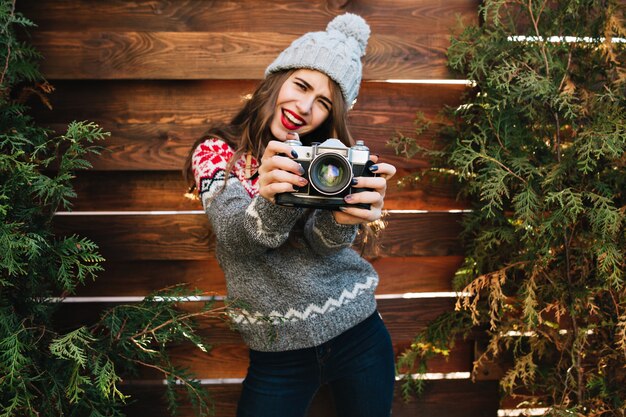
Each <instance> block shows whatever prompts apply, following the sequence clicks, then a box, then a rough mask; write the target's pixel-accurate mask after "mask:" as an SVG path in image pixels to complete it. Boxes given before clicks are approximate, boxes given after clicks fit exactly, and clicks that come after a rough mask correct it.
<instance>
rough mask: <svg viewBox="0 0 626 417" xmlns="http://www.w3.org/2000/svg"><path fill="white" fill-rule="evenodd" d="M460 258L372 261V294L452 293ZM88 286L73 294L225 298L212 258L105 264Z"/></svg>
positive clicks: (401, 258)
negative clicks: (172, 292)
mask: <svg viewBox="0 0 626 417" xmlns="http://www.w3.org/2000/svg"><path fill="white" fill-rule="evenodd" d="M462 261H463V257H461V256H433V257H428V256H415V257H394V258H376V259H373V260H372V264H373V265H374V268H376V271H377V272H378V274H379V276H380V283H379V285H378V290H377V294H381V295H383V294H405V293H414V292H415V293H416V292H446V291H452V277H453V275H454V272H455V271H456V270H457V269H458V268H459V266H460V265H461V262H462ZM103 266H104V271H103V272H101V273H99V274H98V278H97V279H96V280H95V281H93V282H88V283H86V284H85V286H84V287H80V288H79V289H78V291H77V294H76V295H77V296H83V297H89V296H92V297H95V296H99V297H106V296H109V297H113V296H146V295H148V294H151V293H153V292H155V291H158V290H161V289H163V288H166V287H171V286H174V285H179V284H186V285H187V286H188V287H189V288H195V289H198V290H200V291H203V292H205V293H207V294H215V295H225V294H226V284H225V282H224V273H223V272H222V270H221V269H220V267H219V264H218V263H217V260H216V259H215V258H213V257H211V258H209V259H207V260H201V261H188V260H185V261H176V260H174V261H158V260H157V261H107V262H105V263H104V264H103Z"/></svg>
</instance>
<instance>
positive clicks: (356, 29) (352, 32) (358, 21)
mask: <svg viewBox="0 0 626 417" xmlns="http://www.w3.org/2000/svg"><path fill="white" fill-rule="evenodd" d="M331 30H336V31H338V32H341V33H343V34H344V35H345V36H346V37H347V38H354V39H355V40H356V41H357V44H358V45H359V49H360V51H361V55H360V56H363V55H365V48H366V47H367V40H368V39H369V37H370V27H369V26H368V24H367V23H366V22H365V20H364V19H363V18H362V17H361V16H358V15H355V14H352V13H346V14H342V15H340V16H337V17H335V18H334V19H333V20H331V21H330V22H329V23H328V26H326V31H327V32H330V31H331Z"/></svg>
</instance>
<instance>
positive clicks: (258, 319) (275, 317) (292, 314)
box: [231, 277, 378, 324]
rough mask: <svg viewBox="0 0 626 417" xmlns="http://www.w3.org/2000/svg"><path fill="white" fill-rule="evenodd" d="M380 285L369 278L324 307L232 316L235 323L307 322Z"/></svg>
mask: <svg viewBox="0 0 626 417" xmlns="http://www.w3.org/2000/svg"><path fill="white" fill-rule="evenodd" d="M377 285H378V278H377V277H368V278H367V281H366V282H364V283H361V282H357V283H356V284H355V285H354V288H352V291H348V289H344V290H343V292H342V293H341V295H340V296H339V298H329V299H328V300H326V302H325V303H324V304H323V305H317V304H313V303H312V304H309V305H308V306H307V307H306V308H305V309H304V310H295V309H293V308H290V309H289V310H288V311H287V312H285V313H280V312H278V311H275V310H274V311H272V312H271V313H269V314H262V313H260V312H256V313H251V312H249V311H248V310H241V312H240V313H241V314H237V315H232V316H231V317H232V319H233V321H235V323H238V324H239V323H250V324H255V323H263V324H267V322H268V320H269V321H271V322H272V323H274V324H278V323H281V322H283V321H298V320H307V319H308V318H310V317H313V316H315V315H317V314H320V315H321V314H325V313H328V312H331V311H333V310H335V309H337V308H339V307H341V306H343V305H344V304H347V303H349V302H350V301H352V300H354V299H356V298H357V297H358V296H359V295H360V294H361V293H363V292H364V291H366V290H369V289H371V288H375V287H376V286H377Z"/></svg>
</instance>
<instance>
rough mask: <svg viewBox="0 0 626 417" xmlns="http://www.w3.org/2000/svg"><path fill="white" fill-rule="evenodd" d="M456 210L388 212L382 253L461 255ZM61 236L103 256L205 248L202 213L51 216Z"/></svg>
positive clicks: (208, 242) (144, 256) (184, 256)
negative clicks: (81, 239)
mask: <svg viewBox="0 0 626 417" xmlns="http://www.w3.org/2000/svg"><path fill="white" fill-rule="evenodd" d="M460 220H461V215H460V214H458V213H412V212H408V213H392V214H389V215H388V216H386V217H385V221H386V222H387V224H386V228H385V230H384V232H383V233H382V235H381V237H380V239H379V244H380V246H381V255H382V256H457V255H461V248H460V244H459V241H458V235H459V233H460V231H461V226H460V224H459V221H460ZM54 224H55V228H56V230H57V232H58V233H59V234H61V235H70V234H73V233H76V234H79V235H81V236H85V237H88V238H90V239H91V240H93V241H94V242H97V244H98V245H99V246H100V249H101V252H102V254H103V255H104V257H105V258H106V259H109V260H114V261H120V260H207V259H210V258H211V257H212V256H213V255H212V253H211V250H210V247H211V246H212V245H213V242H212V239H210V230H209V223H208V219H207V218H206V216H205V215H204V214H178V215H103V216H99V215H80V216H57V217H55V219H54Z"/></svg>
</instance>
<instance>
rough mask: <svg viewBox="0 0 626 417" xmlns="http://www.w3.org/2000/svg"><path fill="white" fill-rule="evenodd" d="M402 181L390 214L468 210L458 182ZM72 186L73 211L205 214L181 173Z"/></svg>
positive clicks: (388, 203)
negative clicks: (406, 183)
mask: <svg viewBox="0 0 626 417" xmlns="http://www.w3.org/2000/svg"><path fill="white" fill-rule="evenodd" d="M397 178H398V180H399V179H400V178H401V177H397ZM398 180H396V179H395V178H394V179H391V180H390V181H389V185H388V187H389V188H388V189H387V194H386V196H385V209H387V210H431V211H447V210H460V209H465V208H467V204H466V203H464V202H463V201H461V200H457V199H456V198H455V194H454V193H455V186H456V180H452V179H450V180H449V181H448V180H445V181H439V182H430V181H424V182H422V183H419V184H416V185H410V186H404V187H400V186H399V185H398ZM453 181H454V182H453ZM72 184H73V186H74V189H75V191H76V193H77V195H78V197H77V198H75V199H73V200H72V203H73V205H72V208H71V209H72V211H146V210H152V211H153V210H179V211H180V210H202V204H201V203H200V201H199V200H194V199H189V198H186V197H185V196H184V193H185V192H186V191H187V190H188V186H187V185H186V184H185V182H184V180H183V177H182V174H181V172H177V171H82V172H79V173H77V178H76V179H75V180H74V181H73V182H72Z"/></svg>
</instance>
